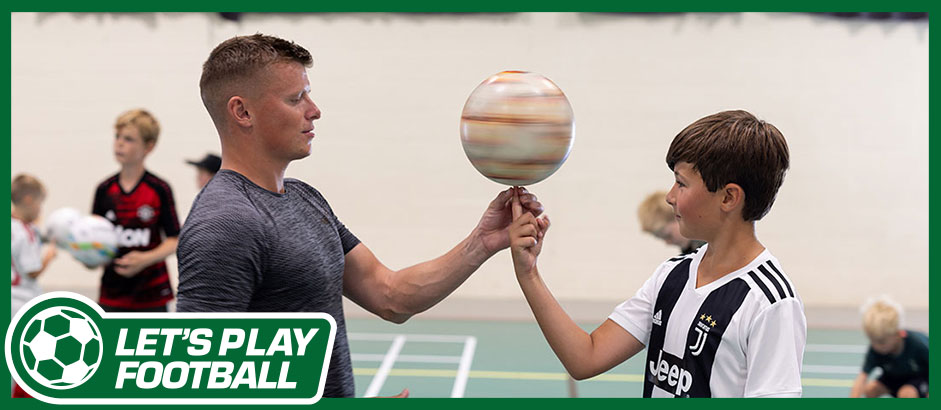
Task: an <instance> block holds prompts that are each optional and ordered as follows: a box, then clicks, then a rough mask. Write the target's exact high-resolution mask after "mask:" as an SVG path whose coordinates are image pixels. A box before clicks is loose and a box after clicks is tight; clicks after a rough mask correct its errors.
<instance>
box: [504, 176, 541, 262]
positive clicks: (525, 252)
mask: <svg viewBox="0 0 941 410" xmlns="http://www.w3.org/2000/svg"><path fill="white" fill-rule="evenodd" d="M519 192H520V191H518V190H516V189H515V188H514V192H513V198H512V199H511V200H510V207H511V208H512V212H513V222H512V223H511V224H510V228H509V231H510V251H511V254H512V256H513V269H515V270H516V274H517V275H520V276H522V275H530V274H532V273H534V271H535V269H536V258H537V257H538V256H539V253H540V252H541V251H542V241H543V239H544V238H545V236H546V231H547V230H549V217H548V216H546V215H542V216H541V217H539V218H537V217H535V216H534V215H533V214H532V213H530V212H525V213H524V212H523V207H522V205H520V200H519Z"/></svg>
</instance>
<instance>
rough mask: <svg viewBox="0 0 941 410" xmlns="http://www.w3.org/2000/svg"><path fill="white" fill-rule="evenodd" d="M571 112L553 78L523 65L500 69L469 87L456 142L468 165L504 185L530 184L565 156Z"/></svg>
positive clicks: (572, 135) (569, 140)
mask: <svg viewBox="0 0 941 410" xmlns="http://www.w3.org/2000/svg"><path fill="white" fill-rule="evenodd" d="M574 140H575V115H574V113H573V112H572V106H571V105H570V104H569V101H568V98H566V97H565V94H564V93H563V92H562V90H561V89H559V87H558V86H557V85H555V83H553V82H552V81H550V80H549V79H548V78H546V77H543V76H542V75H539V74H536V73H531V72H525V71H503V72H500V73H497V74H495V75H493V76H491V77H490V78H488V79H486V80H484V82H482V83H481V84H480V85H478V86H477V88H476V89H474V91H473V92H471V95H470V97H468V98H467V102H466V103H465V104H464V111H463V112H462V113H461V143H462V145H463V146H464V153H465V154H467V158H468V159H469V160H470V162H471V164H473V165H474V168H476V169H477V171H479V172H480V173H481V174H483V175H484V176H485V177H487V178H489V179H491V180H493V181H495V182H498V183H501V184H505V185H511V186H523V185H532V184H535V183H537V182H539V181H542V180H544V179H546V178H548V177H549V176H550V175H552V174H553V173H554V172H555V171H556V170H558V169H559V167H561V166H562V163H564V162H565V160H566V159H567V158H568V156H569V152H570V151H571V149H572V143H573V142H574Z"/></svg>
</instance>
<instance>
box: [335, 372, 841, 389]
mask: <svg viewBox="0 0 941 410" xmlns="http://www.w3.org/2000/svg"><path fill="white" fill-rule="evenodd" d="M378 370H379V369H365V368H354V369H353V374H354V375H358V376H372V375H375V374H376V372H377V371H378ZM389 375H390V376H405V377H443V378H454V377H457V371H455V370H443V369H392V370H390V371H389ZM468 377H470V378H473V379H512V380H568V375H567V374H565V373H549V372H504V371H494V370H471V371H470V372H469V373H468ZM588 380H592V381H605V382H629V383H640V382H643V381H644V376H642V375H639V374H601V375H598V376H595V377H593V378H591V379H588ZM801 384H803V385H804V386H814V387H852V385H853V380H846V379H843V380H841V379H811V378H802V379H801Z"/></svg>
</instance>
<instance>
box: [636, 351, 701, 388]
mask: <svg viewBox="0 0 941 410" xmlns="http://www.w3.org/2000/svg"><path fill="white" fill-rule="evenodd" d="M682 365H683V361H682V360H680V359H679V358H678V357H676V356H673V355H672V354H669V353H666V352H664V351H663V350H662V349H661V350H660V354H659V355H658V356H657V362H656V363H654V362H653V361H651V362H650V368H649V369H648V370H649V371H650V373H649V375H648V376H647V379H648V380H650V382H651V383H653V384H654V385H655V386H657V387H659V388H661V389H663V390H666V391H668V392H671V393H673V395H675V396H679V397H683V396H686V392H688V391H689V388H690V387H692V385H693V374H692V373H690V372H689V371H687V370H686V369H684V368H683V366H682Z"/></svg>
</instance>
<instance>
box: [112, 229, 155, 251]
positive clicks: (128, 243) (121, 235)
mask: <svg viewBox="0 0 941 410" xmlns="http://www.w3.org/2000/svg"><path fill="white" fill-rule="evenodd" d="M114 232H115V233H117V234H118V246H119V247H121V248H136V247H139V246H147V245H150V228H137V229H131V228H125V227H123V226H115V227H114Z"/></svg>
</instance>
